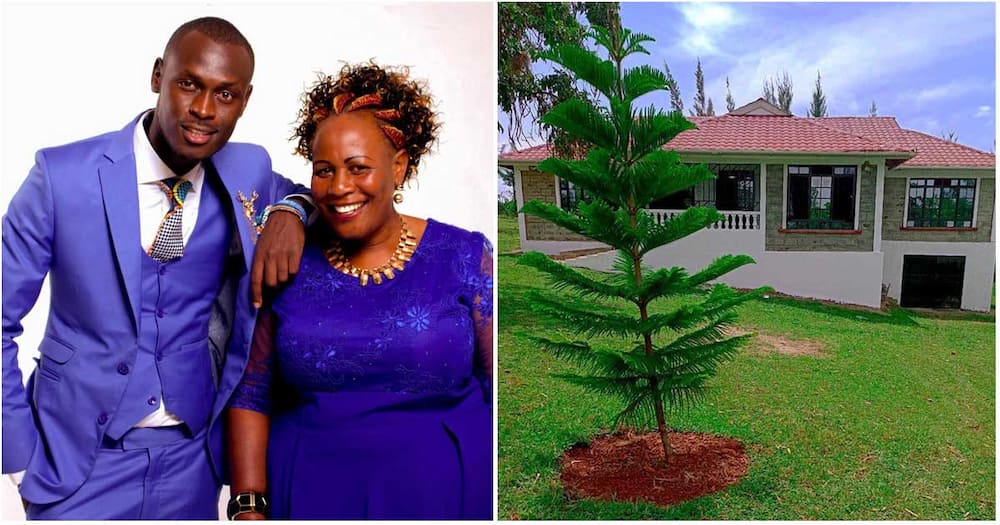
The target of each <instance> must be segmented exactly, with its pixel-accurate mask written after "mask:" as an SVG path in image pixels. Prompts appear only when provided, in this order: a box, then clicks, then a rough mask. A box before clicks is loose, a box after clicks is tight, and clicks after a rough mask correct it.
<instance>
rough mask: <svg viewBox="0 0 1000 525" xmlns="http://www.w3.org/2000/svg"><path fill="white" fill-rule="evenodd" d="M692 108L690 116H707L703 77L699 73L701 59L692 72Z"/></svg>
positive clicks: (700, 72)
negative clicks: (693, 91)
mask: <svg viewBox="0 0 1000 525" xmlns="http://www.w3.org/2000/svg"><path fill="white" fill-rule="evenodd" d="M694 90H695V93H694V107H693V108H692V109H691V112H690V113H691V114H692V115H696V116H699V117H704V116H705V115H708V106H707V105H706V104H705V75H704V74H703V73H702V71H701V59H700V58H699V59H698V67H696V68H695V70H694Z"/></svg>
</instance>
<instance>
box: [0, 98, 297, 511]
mask: <svg viewBox="0 0 1000 525" xmlns="http://www.w3.org/2000/svg"><path fill="white" fill-rule="evenodd" d="M137 122H138V118H136V119H135V120H133V121H132V122H131V123H129V124H128V125H127V126H125V128H123V129H122V130H120V131H116V132H111V133H107V134H104V135H100V136H97V137H94V138H90V139H86V140H83V141H80V142H75V143H72V144H68V145H65V146H59V147H54V148H48V149H43V150H41V151H39V152H38V153H37V155H36V157H35V166H34V167H33V168H32V170H31V173H30V174H29V175H28V178H27V179H26V180H25V181H24V183H23V185H22V186H21V188H20V189H19V190H18V192H17V194H16V195H15V196H14V198H13V200H12V201H11V202H10V206H9V207H8V210H7V214H6V215H5V216H4V217H3V472H5V473H6V472H17V471H20V470H26V471H27V472H26V473H25V477H24V481H23V482H22V485H21V494H22V495H23V496H24V497H25V498H26V499H27V500H28V501H32V502H35V503H48V502H52V501H58V500H60V499H63V498H65V497H66V496H68V495H69V494H71V493H72V492H73V491H75V490H76V489H77V488H78V487H79V486H80V485H81V484H82V483H83V482H84V480H86V478H87V477H88V475H89V473H90V470H91V468H92V467H93V464H94V459H95V457H96V454H97V450H98V447H99V445H100V443H101V440H102V439H103V436H104V433H105V429H106V427H107V423H108V421H109V420H110V418H111V417H113V415H114V413H115V410H116V408H117V407H118V404H119V402H120V401H121V399H122V395H123V393H124V391H125V386H126V384H127V381H128V377H127V376H125V375H122V374H120V373H118V372H117V371H116V369H117V367H118V365H119V364H120V363H128V364H129V365H131V364H132V363H134V361H135V358H136V352H137V348H138V344H137V342H138V330H137V328H138V325H137V322H138V321H137V320H138V319H139V304H140V296H139V294H140V277H141V263H142V257H145V255H144V254H143V252H142V248H141V246H140V233H139V209H138V191H137V188H136V184H137V182H136V172H135V157H134V153H133V145H132V140H133V131H134V126H136V125H137ZM214 174H217V176H216V175H214ZM213 176H216V177H217V178H216V179H215V180H216V181H217V184H219V186H217V187H220V190H219V191H220V192H221V191H223V189H224V192H225V194H226V195H225V196H222V195H220V197H223V199H224V200H225V198H228V202H229V204H230V206H224V208H226V209H227V212H231V215H230V217H231V218H230V223H231V228H235V230H234V231H235V232H236V234H234V235H233V239H234V241H233V243H232V245H231V246H220V249H229V250H230V253H231V254H232V257H230V263H229V264H227V272H226V278H225V280H224V281H225V282H223V283H220V292H219V295H218V297H216V298H215V301H214V303H213V304H214V308H213V313H212V316H211V325H210V327H209V338H210V340H211V342H212V345H213V348H214V350H213V351H214V353H215V354H216V355H214V356H213V357H214V358H215V359H214V362H215V363H216V365H217V370H216V371H215V372H216V374H217V375H216V377H217V382H218V389H217V395H216V399H215V401H214V405H213V409H212V416H211V422H210V423H209V426H208V430H207V435H208V439H207V446H208V448H209V453H210V456H211V458H212V462H213V466H214V468H215V471H216V473H217V474H218V475H219V477H220V479H224V477H225V474H224V469H223V463H222V462H223V459H224V453H223V450H222V447H223V437H222V425H221V423H220V421H219V414H220V413H221V412H222V411H223V409H224V408H225V406H226V403H227V401H228V399H229V395H230V394H231V392H232V390H233V388H234V387H235V386H236V384H237V383H238V382H239V379H240V375H241V374H242V372H243V368H244V366H245V364H246V360H247V355H248V352H249V344H250V338H251V335H252V334H253V326H254V321H255V318H256V310H255V309H254V308H253V306H252V305H251V304H250V293H249V281H250V279H249V269H250V267H251V263H252V260H253V253H254V242H255V241H256V232H255V231H254V229H253V228H252V225H251V223H250V221H249V220H247V218H246V217H245V215H244V204H243V202H244V201H249V200H250V199H251V198H252V197H253V194H254V193H256V194H257V195H258V197H257V198H256V200H255V201H254V208H255V210H256V211H257V212H259V211H261V210H263V208H264V206H266V205H268V204H270V203H272V202H274V201H276V200H279V199H281V198H283V197H284V196H286V195H288V194H291V193H301V192H302V191H303V190H304V188H302V187H301V186H296V185H295V184H293V183H292V182H291V181H289V180H287V179H284V178H282V177H280V176H279V175H277V174H276V173H274V172H273V171H272V170H271V160H270V158H269V157H268V155H267V153H266V152H265V151H264V149H263V148H261V147H259V146H255V145H251V144H237V143H229V144H227V145H226V146H225V147H223V148H222V149H221V150H220V151H219V152H218V153H216V154H215V155H214V156H212V158H211V159H210V161H209V162H208V163H207V165H206V177H213ZM208 182H209V181H208V179H206V188H208V185H207V183H208ZM239 193H242V195H243V196H244V197H245V198H244V199H240V198H238V194H239ZM237 241H238V242H237ZM222 242H223V241H221V240H220V244H222ZM46 274H48V275H49V282H50V290H51V301H50V309H49V316H48V323H47V326H46V328H45V334H44V338H43V339H42V342H41V344H40V345H39V352H40V353H41V360H42V361H41V368H42V369H46V368H48V369H50V370H53V371H56V372H57V373H55V374H38V373H37V368H36V373H33V374H32V377H31V380H29V382H28V387H27V388H25V387H24V386H22V376H21V371H20V369H19V368H18V360H17V352H18V346H17V343H16V342H15V341H14V339H15V338H16V337H17V336H18V335H20V334H21V333H22V331H23V329H22V326H21V319H22V318H23V317H24V316H25V314H27V313H28V311H29V310H30V309H31V308H32V307H33V306H34V304H35V301H36V299H37V298H38V294H39V291H40V288H41V286H42V282H43V280H44V279H45V276H46ZM39 375H41V377H38V376H39Z"/></svg>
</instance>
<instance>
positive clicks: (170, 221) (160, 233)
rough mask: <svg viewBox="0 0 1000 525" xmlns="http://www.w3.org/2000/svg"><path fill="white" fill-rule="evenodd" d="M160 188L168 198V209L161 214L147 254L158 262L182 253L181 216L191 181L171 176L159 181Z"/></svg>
mask: <svg viewBox="0 0 1000 525" xmlns="http://www.w3.org/2000/svg"><path fill="white" fill-rule="evenodd" d="M159 184H160V189H162V190H163V192H164V193H166V194H167V196H168V198H169V199H170V210H168V211H167V214H166V215H164V216H163V221H162V222H161V223H160V229H159V230H157V232H156V237H155V238H154V239H153V245H152V246H150V247H149V256H150V257H152V258H153V259H155V260H157V261H159V262H167V261H172V260H174V259H176V258H178V257H180V256H182V255H184V238H183V236H182V234H181V218H182V217H183V215H184V199H185V198H186V197H187V194H188V191H190V190H191V182H190V181H186V180H184V179H182V178H180V177H171V178H169V179H164V180H161V181H160V182H159Z"/></svg>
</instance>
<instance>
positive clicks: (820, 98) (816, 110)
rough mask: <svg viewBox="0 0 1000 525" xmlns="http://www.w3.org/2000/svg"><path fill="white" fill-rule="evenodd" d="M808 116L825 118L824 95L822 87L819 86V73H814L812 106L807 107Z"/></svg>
mask: <svg viewBox="0 0 1000 525" xmlns="http://www.w3.org/2000/svg"><path fill="white" fill-rule="evenodd" d="M809 116H810V117H825V116H826V95H824V94H823V86H822V85H820V76H819V71H816V88H815V89H813V98H812V105H811V106H809Z"/></svg>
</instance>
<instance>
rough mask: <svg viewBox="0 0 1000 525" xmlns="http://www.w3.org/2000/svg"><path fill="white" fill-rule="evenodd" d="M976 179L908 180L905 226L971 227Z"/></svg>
mask: <svg viewBox="0 0 1000 525" xmlns="http://www.w3.org/2000/svg"><path fill="white" fill-rule="evenodd" d="M975 202H976V179H910V193H909V201H908V202H907V208H906V226H907V227H909V228H971V227H972V211H973V207H974V205H975Z"/></svg>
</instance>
